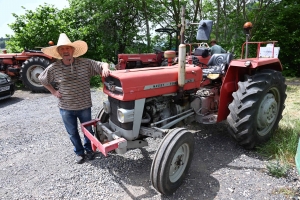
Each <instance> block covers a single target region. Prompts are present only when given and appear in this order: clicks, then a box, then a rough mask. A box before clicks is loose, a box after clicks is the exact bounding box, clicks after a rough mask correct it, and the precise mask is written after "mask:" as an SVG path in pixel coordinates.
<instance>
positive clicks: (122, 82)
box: [81, 20, 286, 195]
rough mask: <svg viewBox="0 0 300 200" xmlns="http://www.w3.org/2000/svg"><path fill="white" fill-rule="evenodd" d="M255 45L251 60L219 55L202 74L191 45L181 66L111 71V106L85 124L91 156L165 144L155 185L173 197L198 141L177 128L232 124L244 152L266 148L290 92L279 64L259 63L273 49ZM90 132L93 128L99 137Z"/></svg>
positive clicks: (154, 171)
mask: <svg viewBox="0 0 300 200" xmlns="http://www.w3.org/2000/svg"><path fill="white" fill-rule="evenodd" d="M182 21H183V22H184V20H182ZM205 24H206V23H205V22H203V21H201V22H200V24H199V30H198V35H200V36H201V34H202V33H203V32H205V31H207V30H206V29H207V26H206V25H205ZM182 28H183V29H184V25H183V26H182ZM244 28H245V30H246V31H249V29H250V28H251V27H244ZM183 32H184V31H182V33H183ZM253 43H255V44H256V45H257V57H253V58H247V55H248V52H247V51H248V48H247V47H248V44H249V42H248V41H246V42H245V44H246V57H245V58H244V57H243V56H242V58H241V59H233V57H232V54H230V53H225V54H214V55H212V56H211V58H210V59H209V61H208V63H207V66H204V67H200V65H195V64H193V63H189V62H187V58H186V45H185V44H180V45H179V54H178V64H175V65H172V66H161V67H151V68H143V69H127V70H117V71H113V72H112V73H111V74H110V76H108V77H106V78H104V79H103V82H104V85H105V86H104V89H103V90H104V93H105V94H107V96H108V99H107V100H106V101H104V102H103V107H102V109H100V111H99V113H98V114H97V116H96V119H94V120H92V121H90V122H86V123H83V124H81V128H82V131H83V132H84V134H85V135H86V136H87V137H88V138H89V139H90V140H91V142H92V148H93V150H94V151H96V150H97V149H98V150H99V151H100V152H102V153H103V154H104V155H105V156H106V155H107V154H108V152H110V151H112V150H115V152H116V153H118V154H123V153H126V151H127V150H128V149H132V148H141V147H143V146H146V145H148V143H147V138H162V140H161V143H160V146H159V148H158V149H157V152H156V154H155V157H154V159H153V162H152V166H151V172H150V179H151V182H152V185H153V187H154V188H155V189H156V190H157V191H159V192H160V193H162V194H166V195H169V194H172V193H173V192H174V191H176V189H177V188H178V187H179V186H180V185H181V183H182V182H183V179H184V178H185V175H186V174H187V172H188V169H189V167H190V164H191V161H192V157H193V153H194V145H195V142H194V136H193V134H192V133H191V132H190V131H189V130H187V129H186V128H180V127H175V126H176V125H177V124H179V122H182V121H183V122H185V123H191V122H192V121H196V122H198V123H203V124H214V123H217V122H221V121H223V120H227V122H228V126H229V132H230V134H231V135H232V136H233V137H234V138H235V139H236V141H237V143H238V144H240V145H241V146H243V147H244V148H246V149H251V148H253V147H255V146H256V145H258V144H261V143H264V142H266V141H267V140H268V139H269V138H270V137H271V135H272V134H273V132H274V130H275V129H276V128H277V127H278V124H279V121H280V119H281V118H282V111H283V109H284V102H285V99H286V93H285V91H286V84H285V78H284V77H283V76H282V73H281V71H282V65H281V63H280V61H279V59H278V58H276V57H272V56H271V57H269V58H262V57H260V56H259V55H260V53H259V52H260V46H261V45H262V44H264V43H269V42H251V44H253ZM272 43H273V45H274V44H275V42H272ZM243 46H244V45H243ZM167 57H169V58H170V59H172V58H173V57H174V54H169V55H167ZM141 80H142V81H141ZM87 126H93V127H94V130H95V136H94V135H92V134H91V133H90V132H89V131H87V129H86V127H87Z"/></svg>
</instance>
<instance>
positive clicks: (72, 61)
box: [39, 33, 110, 164]
mask: <svg viewBox="0 0 300 200" xmlns="http://www.w3.org/2000/svg"><path fill="white" fill-rule="evenodd" d="M87 50H88V46H87V44H86V42H84V41H81V40H78V41H75V42H71V41H70V40H69V38H68V36H67V35H66V34H65V33H61V34H60V36H59V39H58V42H57V45H56V46H50V47H46V48H43V49H42V52H43V53H45V54H46V55H49V56H52V57H54V58H57V59H58V60H57V61H56V62H54V63H52V64H50V65H49V66H48V67H47V68H46V69H45V70H44V71H43V72H42V73H41V74H40V76H39V80H40V81H41V83H42V84H43V85H44V87H45V88H47V89H48V90H49V91H50V92H51V94H52V95H54V96H55V97H57V98H58V107H59V110H60V114H61V116H62V120H63V123H64V125H65V128H66V130H67V132H68V134H69V137H70V140H71V142H72V143H73V145H74V152H75V154H76V155H77V156H76V162H77V163H78V164H81V163H83V162H84V161H85V159H86V158H87V159H88V160H93V159H94V158H95V154H94V152H93V151H92V148H91V142H90V140H89V139H88V138H87V137H86V136H84V145H82V142H81V139H80V135H79V132H78V128H77V127H78V124H77V118H78V119H79V121H80V122H81V123H84V122H87V121H91V118H92V117H91V107H92V101H91V92H90V78H91V77H92V76H95V75H98V74H102V76H104V77H106V76H108V75H109V73H110V70H109V65H108V63H104V62H99V61H95V60H91V59H86V58H78V57H79V56H81V55H83V54H85V53H86V52H87ZM52 82H54V83H57V85H58V90H56V89H55V88H54V87H53V86H52V85H51V84H50V83H52ZM88 130H89V131H90V132H91V133H93V131H92V127H88ZM85 152H86V154H85Z"/></svg>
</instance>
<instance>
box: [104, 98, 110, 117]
mask: <svg viewBox="0 0 300 200" xmlns="http://www.w3.org/2000/svg"><path fill="white" fill-rule="evenodd" d="M103 109H104V112H105V113H107V114H109V113H110V103H109V101H103Z"/></svg>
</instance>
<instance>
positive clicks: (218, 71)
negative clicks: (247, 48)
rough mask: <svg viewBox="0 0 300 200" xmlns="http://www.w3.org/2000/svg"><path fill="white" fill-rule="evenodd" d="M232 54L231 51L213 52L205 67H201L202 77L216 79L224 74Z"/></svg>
mask: <svg viewBox="0 0 300 200" xmlns="http://www.w3.org/2000/svg"><path fill="white" fill-rule="evenodd" d="M232 58H233V55H232V54H231V53H220V54H213V55H212V56H211V58H210V59H209V61H208V63H207V66H208V68H207V69H203V70H202V71H203V78H209V79H216V78H219V77H220V75H222V74H225V71H226V70H227V68H228V66H229V64H230V62H231V60H232Z"/></svg>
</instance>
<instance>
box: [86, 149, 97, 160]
mask: <svg viewBox="0 0 300 200" xmlns="http://www.w3.org/2000/svg"><path fill="white" fill-rule="evenodd" d="M86 157H87V159H88V160H94V159H95V153H94V152H93V151H88V152H86Z"/></svg>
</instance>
